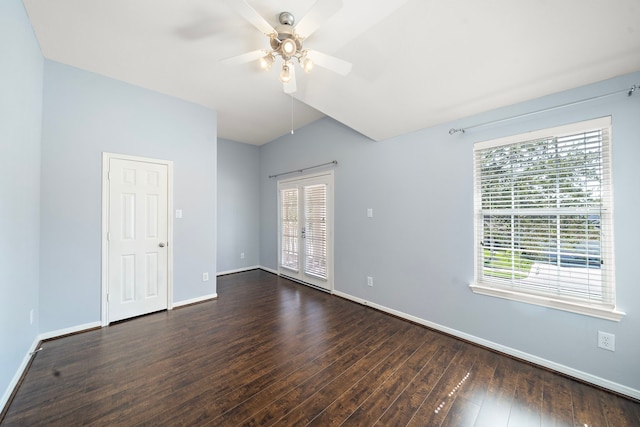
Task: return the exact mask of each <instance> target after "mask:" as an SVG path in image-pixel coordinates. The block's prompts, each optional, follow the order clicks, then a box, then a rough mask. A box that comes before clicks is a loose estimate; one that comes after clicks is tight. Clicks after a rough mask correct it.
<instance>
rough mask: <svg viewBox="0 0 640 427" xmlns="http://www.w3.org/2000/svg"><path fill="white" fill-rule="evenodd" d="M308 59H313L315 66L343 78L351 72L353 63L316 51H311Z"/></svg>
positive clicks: (308, 53)
mask: <svg viewBox="0 0 640 427" xmlns="http://www.w3.org/2000/svg"><path fill="white" fill-rule="evenodd" d="M307 57H308V58H309V59H311V60H312V61H313V63H314V64H315V65H317V66H319V67H322V68H326V69H327V70H331V71H333V72H334V73H338V74H340V75H341V76H346V75H347V74H349V73H350V72H351V62H347V61H345V60H343V59H340V58H336V57H335V56H331V55H327V54H326V53H322V52H318V51H316V50H309V51H308V52H307Z"/></svg>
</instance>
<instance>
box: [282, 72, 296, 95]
mask: <svg viewBox="0 0 640 427" xmlns="http://www.w3.org/2000/svg"><path fill="white" fill-rule="evenodd" d="M290 73H291V79H290V80H289V81H288V82H287V83H282V87H283V89H284V93H294V92H295V91H296V72H295V67H293V66H291V68H290Z"/></svg>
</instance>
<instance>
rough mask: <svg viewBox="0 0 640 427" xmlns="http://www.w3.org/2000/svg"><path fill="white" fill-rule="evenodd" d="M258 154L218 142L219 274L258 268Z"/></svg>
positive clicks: (238, 145) (252, 148) (247, 147)
mask: <svg viewBox="0 0 640 427" xmlns="http://www.w3.org/2000/svg"><path fill="white" fill-rule="evenodd" d="M259 154H260V151H259V149H258V147H257V146H255V145H249V144H243V143H240V142H234V141H228V140H224V139H218V236H217V237H218V265H217V267H218V272H219V273H220V272H228V271H234V270H239V269H243V268H248V267H255V266H257V265H258V264H259V244H258V242H259V238H260V234H259V230H260V229H259V225H260V175H259V173H260V170H259V168H260V163H259ZM241 253H244V256H245V257H244V259H241V258H240V254H241Z"/></svg>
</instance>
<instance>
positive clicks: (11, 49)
mask: <svg viewBox="0 0 640 427" xmlns="http://www.w3.org/2000/svg"><path fill="white" fill-rule="evenodd" d="M43 62H44V60H43V57H42V54H41V53H40V47H39V46H38V42H37V41H36V38H35V36H34V34H33V30H32V29H31V24H30V22H29V19H28V17H27V14H26V12H25V10H24V6H23V5H22V2H21V1H19V0H3V1H0V236H1V237H0V397H2V400H0V410H1V409H2V403H3V402H4V400H5V399H6V397H8V395H7V393H8V392H10V390H8V386H9V385H10V383H11V380H12V378H13V377H14V375H15V374H16V371H17V370H18V368H19V366H20V364H21V362H22V361H23V359H24V357H25V356H26V354H27V352H28V351H29V348H30V346H31V344H32V343H33V342H34V339H35V337H36V335H37V332H38V316H37V314H38V276H39V274H38V268H39V266H38V265H39V260H38V254H39V251H40V249H39V245H40V244H39V234H40V132H41V123H42V72H43ZM32 309H33V310H34V323H33V324H31V322H30V311H31V310H32Z"/></svg>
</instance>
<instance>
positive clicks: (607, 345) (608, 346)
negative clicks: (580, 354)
mask: <svg viewBox="0 0 640 427" xmlns="http://www.w3.org/2000/svg"><path fill="white" fill-rule="evenodd" d="M598 347H600V348H604V349H605V350H609V351H616V336H615V335H613V334H609V333H607V332H602V331H598Z"/></svg>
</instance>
